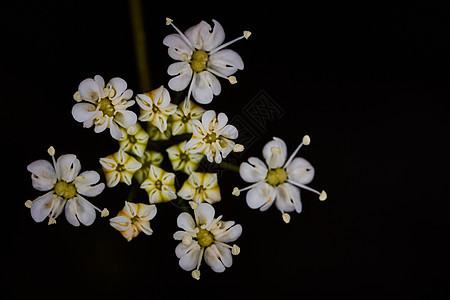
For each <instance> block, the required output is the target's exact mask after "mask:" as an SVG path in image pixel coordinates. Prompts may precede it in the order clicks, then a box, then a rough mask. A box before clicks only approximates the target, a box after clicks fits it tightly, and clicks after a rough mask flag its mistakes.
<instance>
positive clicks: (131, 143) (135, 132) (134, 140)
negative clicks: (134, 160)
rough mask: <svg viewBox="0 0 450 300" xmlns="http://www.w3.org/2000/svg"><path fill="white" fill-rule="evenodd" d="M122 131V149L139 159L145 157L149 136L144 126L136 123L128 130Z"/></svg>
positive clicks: (120, 140) (120, 142)
mask: <svg viewBox="0 0 450 300" xmlns="http://www.w3.org/2000/svg"><path fill="white" fill-rule="evenodd" d="M120 130H121V131H122V134H123V135H122V138H120V139H119V145H120V149H121V150H123V151H125V152H130V153H132V154H134V155H136V156H138V157H141V156H142V155H144V151H145V148H146V147H147V143H148V138H149V135H148V133H147V132H146V131H145V130H144V129H143V128H142V126H141V125H139V123H136V124H135V125H133V126H130V127H129V128H128V129H127V130H125V129H122V128H121V129H120Z"/></svg>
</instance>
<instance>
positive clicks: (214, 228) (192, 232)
mask: <svg viewBox="0 0 450 300" xmlns="http://www.w3.org/2000/svg"><path fill="white" fill-rule="evenodd" d="M214 215H215V211H214V208H213V207H212V205H210V204H208V203H202V204H200V205H198V206H197V208H196V209H194V216H195V220H194V219H193V218H192V216H191V215H190V214H189V213H186V212H183V213H181V214H180V215H179V216H178V218H177V225H178V227H180V228H181V229H183V230H182V231H177V232H175V234H174V235H173V237H174V239H175V240H178V241H181V243H179V244H178V246H177V247H176V249H175V254H176V256H177V257H178V258H179V259H180V261H179V265H180V267H181V268H182V269H183V270H186V271H192V273H191V274H192V277H194V278H195V279H197V280H198V279H200V265H201V262H202V259H203V257H204V258H205V262H206V264H207V265H209V266H210V267H211V269H212V270H213V271H214V272H219V273H220V272H223V271H225V268H229V267H231V265H232V264H233V258H232V255H238V254H239V252H240V249H239V247H238V246H237V245H233V246H230V245H228V244H227V243H229V242H234V241H235V240H236V239H237V238H239V236H240V235H241V233H242V226H241V225H239V224H237V225H235V222H234V221H221V219H222V216H219V217H218V218H214Z"/></svg>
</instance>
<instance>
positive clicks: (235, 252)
mask: <svg viewBox="0 0 450 300" xmlns="http://www.w3.org/2000/svg"><path fill="white" fill-rule="evenodd" d="M239 253H241V248H239V246H238V245H236V244H235V245H233V247H232V248H231V254H233V255H238V254H239Z"/></svg>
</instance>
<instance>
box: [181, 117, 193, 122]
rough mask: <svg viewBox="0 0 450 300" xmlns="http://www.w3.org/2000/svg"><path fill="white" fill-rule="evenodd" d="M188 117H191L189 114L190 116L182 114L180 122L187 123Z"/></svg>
mask: <svg viewBox="0 0 450 300" xmlns="http://www.w3.org/2000/svg"><path fill="white" fill-rule="evenodd" d="M190 119H191V116H190V115H188V116H182V117H181V122H183V123H187V122H189V120H190Z"/></svg>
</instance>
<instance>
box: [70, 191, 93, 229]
mask: <svg viewBox="0 0 450 300" xmlns="http://www.w3.org/2000/svg"><path fill="white" fill-rule="evenodd" d="M65 214H66V219H67V221H69V223H70V224H72V225H73V226H79V225H80V223H79V222H81V224H83V225H85V226H89V225H91V224H92V223H94V221H95V217H96V216H95V209H94V208H93V207H92V205H91V204H90V203H89V202H88V201H87V200H86V199H84V198H83V197H81V196H77V197H75V198H73V199H70V200H68V201H67V204H66V208H65ZM78 221H79V222H78Z"/></svg>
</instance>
